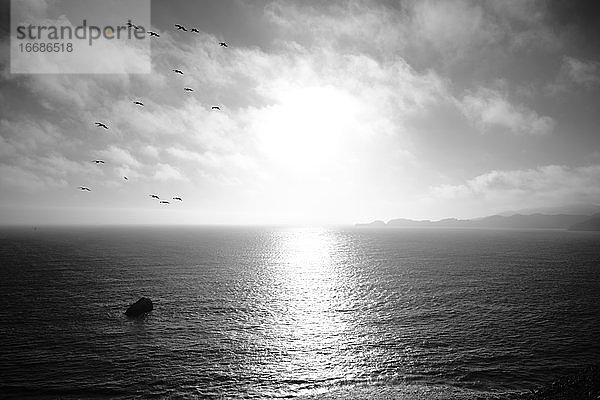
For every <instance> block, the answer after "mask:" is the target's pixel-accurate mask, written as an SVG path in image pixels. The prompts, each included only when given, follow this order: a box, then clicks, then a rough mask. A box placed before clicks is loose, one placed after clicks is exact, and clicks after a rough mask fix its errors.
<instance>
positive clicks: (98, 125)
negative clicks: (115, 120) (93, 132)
mask: <svg viewBox="0 0 600 400" xmlns="http://www.w3.org/2000/svg"><path fill="white" fill-rule="evenodd" d="M96 126H97V127H98V128H104V129H108V126H106V125H105V124H103V123H102V122H96Z"/></svg>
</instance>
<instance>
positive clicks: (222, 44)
mask: <svg viewBox="0 0 600 400" xmlns="http://www.w3.org/2000/svg"><path fill="white" fill-rule="evenodd" d="M219 46H221V47H227V43H225V42H219Z"/></svg>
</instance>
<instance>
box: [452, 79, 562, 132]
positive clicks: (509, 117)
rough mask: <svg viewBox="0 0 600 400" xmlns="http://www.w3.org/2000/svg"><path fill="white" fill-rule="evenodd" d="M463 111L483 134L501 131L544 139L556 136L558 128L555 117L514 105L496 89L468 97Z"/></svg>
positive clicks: (462, 108) (479, 91) (472, 93)
mask: <svg viewBox="0 0 600 400" xmlns="http://www.w3.org/2000/svg"><path fill="white" fill-rule="evenodd" d="M459 107H460V108H461V110H462V112H463V114H464V115H465V117H467V119H468V120H469V121H471V123H473V124H474V125H475V126H476V127H478V128H479V129H480V130H481V131H482V132H483V133H486V132H487V131H488V130H490V129H493V128H501V129H505V130H508V131H510V132H512V133H514V134H532V135H543V134H548V133H550V132H552V130H553V129H554V126H555V122H554V119H552V118H551V117H549V116H544V115H538V114H537V113H536V112H535V111H533V110H531V109H529V108H527V107H526V106H524V105H522V104H513V103H511V102H510V101H509V100H508V97H507V95H506V94H504V93H502V92H500V91H497V90H492V89H483V88H482V89H479V90H477V91H476V92H471V93H468V94H467V95H466V96H464V97H463V99H462V101H461V102H460V103H459Z"/></svg>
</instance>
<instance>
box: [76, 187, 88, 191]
mask: <svg viewBox="0 0 600 400" xmlns="http://www.w3.org/2000/svg"><path fill="white" fill-rule="evenodd" d="M77 189H79V190H83V191H84V192H91V190H90V188H89V187H85V186H79V187H78V188H77Z"/></svg>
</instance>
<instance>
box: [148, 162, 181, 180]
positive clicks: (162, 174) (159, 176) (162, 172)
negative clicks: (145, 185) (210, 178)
mask: <svg viewBox="0 0 600 400" xmlns="http://www.w3.org/2000/svg"><path fill="white" fill-rule="evenodd" d="M154 179H156V180H159V181H170V180H178V181H188V178H187V177H186V176H185V175H184V174H183V173H182V172H181V171H179V169H177V168H175V167H173V166H172V165H169V164H163V163H159V164H158V165H156V167H155V172H154Z"/></svg>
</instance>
